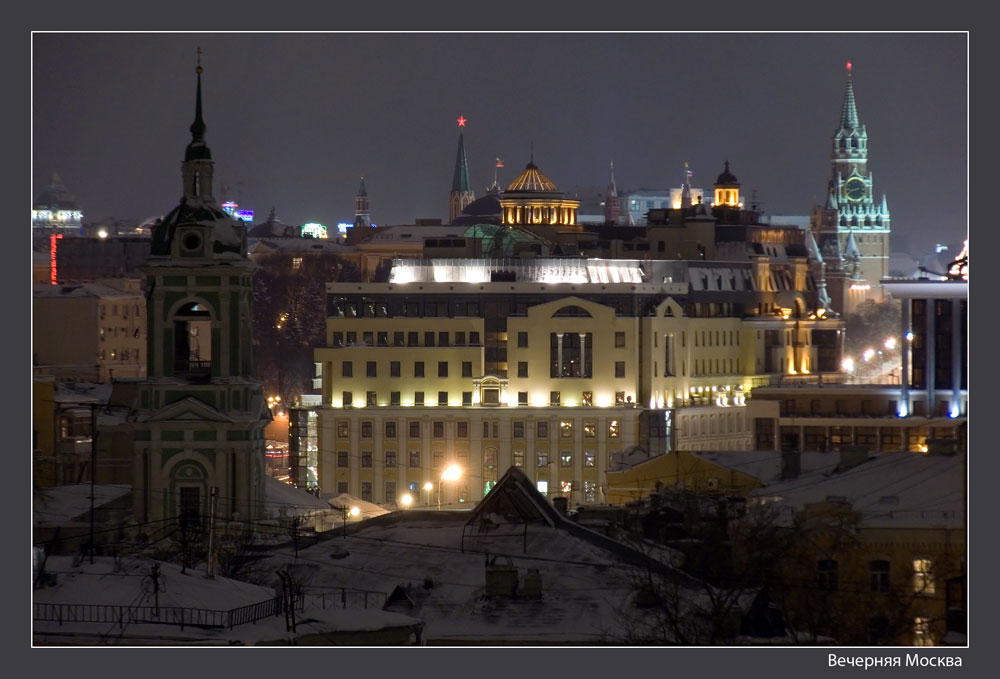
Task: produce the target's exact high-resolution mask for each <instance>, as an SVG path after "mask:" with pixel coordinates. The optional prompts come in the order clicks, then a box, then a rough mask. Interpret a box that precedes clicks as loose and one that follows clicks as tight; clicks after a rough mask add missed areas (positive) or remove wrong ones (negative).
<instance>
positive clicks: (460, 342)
mask: <svg viewBox="0 0 1000 679" xmlns="http://www.w3.org/2000/svg"><path fill="white" fill-rule="evenodd" d="M455 346H456V347H464V346H465V333H464V332H456V333H455Z"/></svg>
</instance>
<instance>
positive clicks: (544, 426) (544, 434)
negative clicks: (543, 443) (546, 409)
mask: <svg viewBox="0 0 1000 679" xmlns="http://www.w3.org/2000/svg"><path fill="white" fill-rule="evenodd" d="M548 437H549V423H548V422H535V438H536V439H547V438H548Z"/></svg>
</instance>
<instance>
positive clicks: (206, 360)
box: [174, 302, 212, 376]
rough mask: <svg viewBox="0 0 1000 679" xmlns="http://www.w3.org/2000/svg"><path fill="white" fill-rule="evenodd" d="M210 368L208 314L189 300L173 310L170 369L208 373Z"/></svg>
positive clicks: (210, 339) (210, 344)
mask: <svg viewBox="0 0 1000 679" xmlns="http://www.w3.org/2000/svg"><path fill="white" fill-rule="evenodd" d="M211 372H212V314H211V312H210V311H209V310H208V308H207V307H206V306H205V305H204V304H202V303H200V302H189V303H187V304H185V305H184V306H182V307H181V308H180V309H178V310H177V313H175V314H174V373H175V374H177V375H186V376H208V375H210V374H211Z"/></svg>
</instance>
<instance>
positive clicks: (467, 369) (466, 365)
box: [462, 361, 472, 377]
mask: <svg viewBox="0 0 1000 679" xmlns="http://www.w3.org/2000/svg"><path fill="white" fill-rule="evenodd" d="M462 377H472V361H462Z"/></svg>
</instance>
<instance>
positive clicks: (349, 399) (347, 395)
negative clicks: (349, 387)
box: [341, 391, 354, 408]
mask: <svg viewBox="0 0 1000 679" xmlns="http://www.w3.org/2000/svg"><path fill="white" fill-rule="evenodd" d="M341 399H342V401H343V404H344V407H345V408H350V407H351V406H353V405H354V394H353V393H352V392H350V391H345V392H344V393H343V395H342V396H341Z"/></svg>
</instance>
